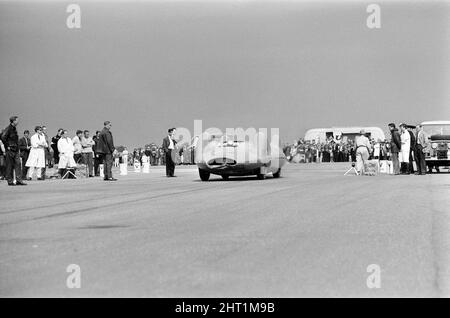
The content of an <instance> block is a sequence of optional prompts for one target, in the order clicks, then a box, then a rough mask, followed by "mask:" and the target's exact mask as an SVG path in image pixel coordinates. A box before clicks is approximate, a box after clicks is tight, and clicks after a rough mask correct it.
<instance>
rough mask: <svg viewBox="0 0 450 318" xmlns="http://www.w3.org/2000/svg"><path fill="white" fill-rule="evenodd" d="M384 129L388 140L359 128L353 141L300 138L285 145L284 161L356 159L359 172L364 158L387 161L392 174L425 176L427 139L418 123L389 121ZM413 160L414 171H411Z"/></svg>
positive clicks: (342, 160)
mask: <svg viewBox="0 0 450 318" xmlns="http://www.w3.org/2000/svg"><path fill="white" fill-rule="evenodd" d="M388 128H389V131H390V134H391V136H390V140H375V139H374V138H370V135H369V134H367V132H366V131H364V130H361V131H360V133H359V136H356V137H355V139H354V140H351V139H347V140H345V141H344V140H342V139H341V140H336V139H334V138H333V137H332V136H329V137H328V138H327V140H326V141H325V142H322V143H320V142H316V141H315V140H312V141H310V140H306V141H305V140H304V139H302V138H300V139H299V140H298V141H297V140H296V141H294V142H293V143H292V144H285V145H284V147H283V152H284V154H285V155H286V158H287V159H288V161H290V162H295V163H310V162H356V170H357V171H358V173H363V171H364V165H365V163H366V162H367V161H368V160H372V159H378V160H390V161H392V165H393V174H394V175H398V174H405V175H408V174H412V173H415V174H417V175H425V174H426V173H427V166H426V162H425V152H426V149H427V147H428V145H429V142H428V137H427V136H426V133H425V132H424V131H423V127H422V125H417V126H412V125H407V124H400V125H399V129H400V130H399V129H398V128H396V125H395V124H394V123H390V124H389V125H388ZM414 161H415V163H416V166H417V171H414V165H413V162H414ZM436 169H437V170H438V167H436Z"/></svg>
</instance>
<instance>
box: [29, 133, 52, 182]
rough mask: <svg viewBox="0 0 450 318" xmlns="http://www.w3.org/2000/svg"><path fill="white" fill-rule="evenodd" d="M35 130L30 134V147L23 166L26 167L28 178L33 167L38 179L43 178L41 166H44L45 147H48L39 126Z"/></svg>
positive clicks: (32, 171)
mask: <svg viewBox="0 0 450 318" xmlns="http://www.w3.org/2000/svg"><path fill="white" fill-rule="evenodd" d="M34 131H35V132H36V133H35V134H34V135H33V136H31V149H30V155H29V156H28V160H27V162H26V163H25V166H26V167H28V180H31V179H32V178H33V173H34V169H36V177H37V179H38V180H44V178H42V176H41V172H42V168H45V149H46V148H47V147H48V144H47V141H46V140H45V136H44V134H43V132H42V128H41V127H40V126H36V128H35V129H34Z"/></svg>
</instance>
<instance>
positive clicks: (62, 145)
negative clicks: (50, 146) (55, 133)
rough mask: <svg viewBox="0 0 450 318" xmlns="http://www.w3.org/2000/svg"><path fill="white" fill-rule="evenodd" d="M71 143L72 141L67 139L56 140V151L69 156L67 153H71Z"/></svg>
mask: <svg viewBox="0 0 450 318" xmlns="http://www.w3.org/2000/svg"><path fill="white" fill-rule="evenodd" d="M73 150H74V148H73V143H72V140H71V139H70V138H69V137H67V138H60V139H59V140H58V151H59V153H61V154H66V155H67V154H69V153H73Z"/></svg>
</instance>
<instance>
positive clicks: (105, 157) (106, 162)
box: [100, 153, 113, 180]
mask: <svg viewBox="0 0 450 318" xmlns="http://www.w3.org/2000/svg"><path fill="white" fill-rule="evenodd" d="M100 156H101V161H102V162H103V174H104V179H105V180H107V179H112V177H113V176H112V166H113V156H112V154H111V153H103V154H100Z"/></svg>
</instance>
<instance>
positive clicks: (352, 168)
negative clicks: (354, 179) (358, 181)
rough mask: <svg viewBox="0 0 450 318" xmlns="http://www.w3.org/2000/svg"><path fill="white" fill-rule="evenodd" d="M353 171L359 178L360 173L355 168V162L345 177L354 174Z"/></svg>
mask: <svg viewBox="0 0 450 318" xmlns="http://www.w3.org/2000/svg"><path fill="white" fill-rule="evenodd" d="M352 171H353V172H354V173H355V174H356V175H357V176H359V173H358V171H357V170H356V168H355V163H354V162H352V167H351V168H350V169H348V170H347V172H346V173H344V176H346V175H347V174H349V173H350V172H352Z"/></svg>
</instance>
